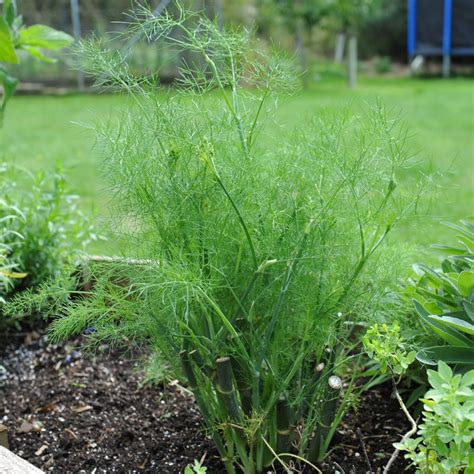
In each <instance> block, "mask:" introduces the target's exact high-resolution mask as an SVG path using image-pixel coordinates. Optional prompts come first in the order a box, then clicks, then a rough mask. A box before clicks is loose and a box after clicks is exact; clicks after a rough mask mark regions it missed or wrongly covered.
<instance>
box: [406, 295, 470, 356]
mask: <svg viewBox="0 0 474 474" xmlns="http://www.w3.org/2000/svg"><path fill="white" fill-rule="evenodd" d="M413 304H414V306H415V309H416V312H417V313H418V315H419V316H420V318H421V319H422V321H423V322H424V323H426V325H427V326H428V327H429V328H430V329H431V330H432V331H433V332H435V333H436V334H437V335H438V336H439V337H441V338H442V339H444V340H445V341H447V342H449V344H452V345H454V346H464V347H470V346H471V345H472V342H471V340H470V339H469V338H468V337H467V336H465V335H464V334H462V333H460V332H459V331H457V330H456V329H452V328H450V327H448V326H446V325H444V324H440V323H439V322H438V321H435V320H433V319H432V318H430V316H434V315H431V314H429V313H428V312H427V311H426V309H425V308H424V307H423V305H421V304H420V303H419V302H418V301H416V300H414V301H413Z"/></svg>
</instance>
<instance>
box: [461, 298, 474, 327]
mask: <svg viewBox="0 0 474 474" xmlns="http://www.w3.org/2000/svg"><path fill="white" fill-rule="evenodd" d="M462 304H463V306H464V309H465V310H466V313H467V315H468V316H469V317H470V318H471V320H472V322H474V303H471V302H470V301H468V300H463V302H462Z"/></svg>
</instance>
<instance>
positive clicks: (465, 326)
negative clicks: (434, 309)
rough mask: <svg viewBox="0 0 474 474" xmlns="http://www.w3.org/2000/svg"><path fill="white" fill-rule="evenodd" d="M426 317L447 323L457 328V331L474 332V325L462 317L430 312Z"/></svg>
mask: <svg viewBox="0 0 474 474" xmlns="http://www.w3.org/2000/svg"><path fill="white" fill-rule="evenodd" d="M428 317H429V318H430V319H432V320H434V321H438V322H439V323H440V324H447V325H448V326H450V327H452V328H454V329H457V330H458V331H461V332H465V333H466V334H471V335H473V334H474V325H472V324H469V323H468V322H466V321H463V320H462V319H459V318H452V317H450V316H437V315H434V314H431V315H430V316H428ZM473 344H474V341H473Z"/></svg>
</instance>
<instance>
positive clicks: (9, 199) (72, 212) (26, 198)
mask: <svg viewBox="0 0 474 474" xmlns="http://www.w3.org/2000/svg"><path fill="white" fill-rule="evenodd" d="M0 191H1V195H2V196H3V199H2V201H0V203H1V207H0V222H1V223H2V224H3V226H4V227H3V232H2V234H1V235H0V249H1V255H2V256H1V257H0V258H1V259H2V260H3V262H4V265H6V267H5V268H4V269H3V271H2V272H1V275H2V276H1V278H2V290H1V293H2V294H3V296H8V295H10V294H12V293H13V292H14V291H16V290H21V289H24V288H27V287H36V286H37V285H39V284H40V283H41V282H44V281H46V280H48V279H51V278H59V277H62V276H64V269H65V268H66V267H69V266H70V265H71V264H72V263H73V259H74V256H75V255H76V250H77V249H80V248H81V247H82V248H84V247H85V246H87V244H88V243H90V242H91V240H92V239H94V238H95V234H94V233H93V229H92V228H91V227H90V224H89V223H88V221H87V219H86V218H85V217H84V216H83V215H82V213H81V212H80V211H79V210H78V208H77V197H76V196H73V195H70V194H67V190H66V186H65V181H64V178H63V176H62V174H61V169H60V168H59V167H58V170H57V172H56V173H55V174H54V175H53V176H49V175H47V174H45V173H38V174H37V175H32V174H30V173H28V172H26V171H24V170H21V171H20V170H18V169H15V168H13V167H8V166H5V167H4V168H2V169H1V170H0Z"/></svg>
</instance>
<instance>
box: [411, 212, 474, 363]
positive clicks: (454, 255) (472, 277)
mask: <svg viewBox="0 0 474 474" xmlns="http://www.w3.org/2000/svg"><path fill="white" fill-rule="evenodd" d="M447 225H449V226H450V227H452V228H453V229H455V230H456V231H457V232H458V233H459V234H458V246H457V247H456V246H443V245H437V246H435V248H437V249H438V250H439V251H441V252H443V253H445V254H448V256H447V257H446V258H445V259H444V260H443V261H442V263H441V268H440V269H433V268H431V267H428V266H426V265H417V266H416V268H415V270H416V271H417V272H418V274H419V275H421V276H420V277H419V279H418V280H417V281H416V282H413V284H412V286H410V287H409V288H408V289H407V295H408V296H409V297H411V298H413V304H414V307H415V311H416V314H417V315H418V317H419V319H420V322H421V323H422V325H423V327H424V328H425V329H426V331H427V332H428V334H429V336H431V337H430V340H428V342H427V345H426V347H424V348H423V349H422V350H420V351H419V353H418V355H417V357H418V359H419V360H420V361H422V362H424V363H426V364H436V362H437V361H438V360H443V361H445V362H447V363H450V364H456V365H460V366H462V367H465V368H470V367H474V269H473V262H474V224H472V223H470V222H467V221H463V222H462V225H460V226H459V225H455V224H447ZM433 339H435V341H436V342H435V344H436V345H433ZM440 340H442V341H443V342H444V343H445V345H439V341H440Z"/></svg>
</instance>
